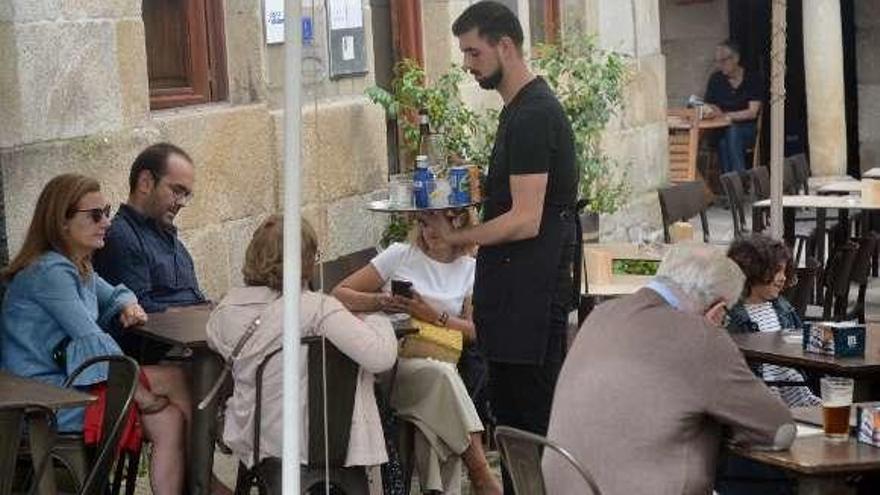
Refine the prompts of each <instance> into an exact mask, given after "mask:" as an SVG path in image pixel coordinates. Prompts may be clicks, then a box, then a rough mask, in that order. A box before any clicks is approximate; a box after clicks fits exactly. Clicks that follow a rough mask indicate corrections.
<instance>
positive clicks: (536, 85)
mask: <svg viewBox="0 0 880 495" xmlns="http://www.w3.org/2000/svg"><path fill="white" fill-rule="evenodd" d="M541 173H546V174H547V189H546V193H545V197H544V208H543V214H542V216H541V226H540V231H539V233H538V235H537V236H536V237H533V238H531V239H523V240H519V241H512V242H506V243H501V244H495V245H490V246H480V250H479V252H478V254H477V268H476V278H475V281H474V297H473V301H474V323H475V324H476V327H477V341H478V343H479V345H480V348H481V349H482V350H483V352H484V353H485V355H486V357H487V358H488V359H489V360H490V361H493V362H506V363H519V364H540V363H542V362H543V361H544V359H545V358H546V357H547V356H551V359H552V355H551V354H548V353H547V349H548V346H549V345H551V342H552V341H553V339H554V338H556V336H558V335H560V334H563V333H564V332H565V322H566V317H567V310H568V308H569V305H570V303H571V301H570V299H571V294H572V283H571V273H572V264H573V263H572V258H573V255H572V252H573V251H572V249H573V248H572V246H574V244H575V241H574V239H575V212H574V208H575V202H576V200H577V180H578V172H577V168H576V167H575V154H574V134H573V133H572V130H571V124H570V123H569V121H568V118H567V117H566V115H565V111H564V110H563V108H562V105H560V103H559V101H558V100H557V99H556V96H555V95H554V94H553V92H552V91H551V90H550V88H549V86H547V83H546V82H545V81H544V80H543V79H541V78H535V79H534V80H533V81H531V82H529V83H528V84H526V85H525V86H524V87H523V88H522V89H521V90H520V91H519V93H517V95H516V96H515V97H514V98H513V99H512V100H511V101H510V102H509V103H508V104H507V105H506V106H505V107H504V110H503V111H502V112H501V116H500V119H499V122H498V132H497V135H496V137H495V147H494V148H493V149H492V159H491V164H490V166H489V176H488V178H487V180H486V183H487V184H486V201H485V202H484V205H483V218H484V219H485V220H490V219H493V218H495V217H497V216H499V215H502V214H504V213H506V212H507V211H509V210H510V208H511V204H512V200H511V195H510V176H512V175H524V174H541Z"/></svg>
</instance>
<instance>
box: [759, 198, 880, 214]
mask: <svg viewBox="0 0 880 495" xmlns="http://www.w3.org/2000/svg"><path fill="white" fill-rule="evenodd" d="M752 205H753V206H754V207H756V208H769V207H770V200H769V199H762V200H760V201H755V202H754V203H753V204H752ZM782 207H783V208H834V209H839V210H880V203H867V202H863V201H862V198H861V197H860V196H822V195H817V194H801V195H786V196H783V197H782Z"/></svg>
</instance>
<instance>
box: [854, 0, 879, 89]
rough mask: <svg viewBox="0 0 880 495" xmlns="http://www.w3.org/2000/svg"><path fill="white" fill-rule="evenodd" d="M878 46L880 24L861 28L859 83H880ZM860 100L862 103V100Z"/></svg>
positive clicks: (858, 35)
mask: <svg viewBox="0 0 880 495" xmlns="http://www.w3.org/2000/svg"><path fill="white" fill-rule="evenodd" d="M857 3H858V2H857ZM878 4H880V2H878ZM878 10H880V7H878ZM878 46H880V25H877V26H872V27H870V28H865V29H859V30H858V31H857V32H856V57H857V58H858V60H857V61H856V71H857V74H858V81H859V84H880V64H878V63H877V47H878ZM859 102H860V103H861V100H859Z"/></svg>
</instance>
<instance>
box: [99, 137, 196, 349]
mask: <svg viewBox="0 0 880 495" xmlns="http://www.w3.org/2000/svg"><path fill="white" fill-rule="evenodd" d="M194 183H195V169H194V166H193V163H192V159H190V157H189V155H187V154H186V152H184V151H183V150H182V149H180V148H178V147H177V146H174V145H173V144H168V143H158V144H154V145H152V146H149V147H148V148H146V149H145V150H144V151H142V152H141V153H140V155H138V157H137V158H135V160H134V163H133V164H132V166H131V172H130V174H129V179H128V184H129V196H128V202H127V203H125V204H122V205H120V206H119V211H118V212H117V214H116V216H114V217H113V223H112V225H111V226H110V229H109V230H108V231H107V236H106V240H105V244H104V248H103V249H101V250H99V251H98V252H97V253H95V259H94V264H95V270H96V271H97V272H98V274H100V275H101V277H103V278H104V279H105V280H107V281H108V282H109V283H111V284H124V285H125V286H126V287H128V288H129V289H131V291H132V292H134V293H135V295H137V298H138V300H139V301H140V303H141V305H142V306H143V308H144V310H145V311H146V312H147V313H160V312H162V311H165V310H166V309H168V308H169V307H173V306H188V305H192V304H201V303H204V302H205V296H204V295H203V294H202V291H201V290H199V282H198V279H197V278H196V272H195V267H194V266H193V260H192V257H191V256H190V254H189V252H188V251H187V250H186V247H185V246H184V245H183V243H182V242H180V239H179V238H178V237H177V228H176V227H175V226H174V218H175V217H176V216H177V213H178V212H179V211H180V209H181V208H183V207H184V206H186V205H187V203H189V200H190V199H191V198H192V191H193V185H194ZM114 337H116V340H117V341H118V342H119V345H120V347H122V349H123V351H125V353H126V354H128V355H131V356H139V357H140V358H141V360H142V362H145V363H153V362H155V361H157V360H158V359H159V358H161V357H162V355H164V354H165V352H167V351H168V346H166V345H164V344H155V343H153V342H144V341H143V339H142V338H141V337H139V336H137V335H133V334H129V333H121V334H118V335H114ZM146 346H149V347H146Z"/></svg>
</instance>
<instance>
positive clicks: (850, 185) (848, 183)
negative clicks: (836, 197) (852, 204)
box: [816, 180, 862, 194]
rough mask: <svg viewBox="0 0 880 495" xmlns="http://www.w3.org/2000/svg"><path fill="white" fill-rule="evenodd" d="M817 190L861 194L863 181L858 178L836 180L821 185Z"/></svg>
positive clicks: (828, 192) (826, 192) (827, 192)
mask: <svg viewBox="0 0 880 495" xmlns="http://www.w3.org/2000/svg"><path fill="white" fill-rule="evenodd" d="M816 192H817V193H819V194H852V193H857V194H861V193H862V183H861V181H857V180H842V181H834V182H829V183H827V184H823V185H822V186H819V188H818V189H816Z"/></svg>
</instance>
